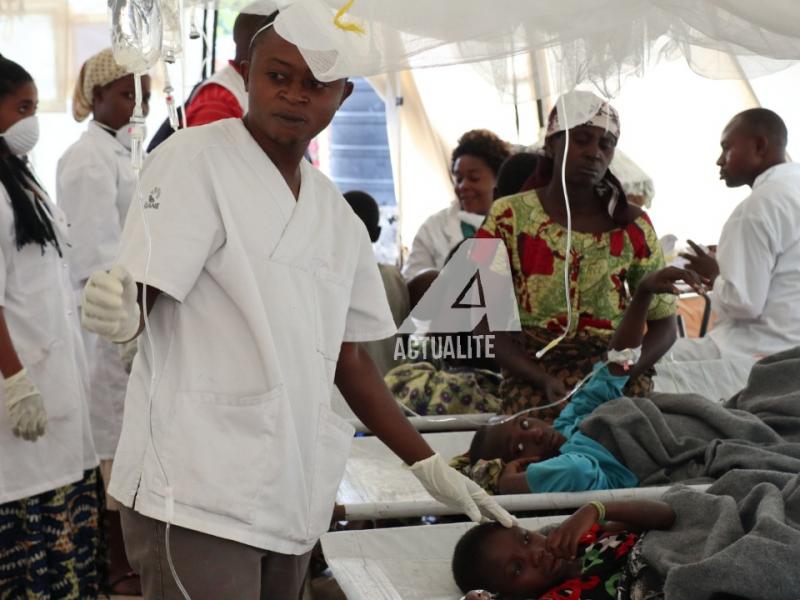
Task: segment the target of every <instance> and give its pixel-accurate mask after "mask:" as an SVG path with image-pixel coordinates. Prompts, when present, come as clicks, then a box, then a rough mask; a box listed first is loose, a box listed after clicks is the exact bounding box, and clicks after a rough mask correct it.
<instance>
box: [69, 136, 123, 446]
mask: <svg viewBox="0 0 800 600" xmlns="http://www.w3.org/2000/svg"><path fill="white" fill-rule="evenodd" d="M56 189H57V194H58V195H57V199H58V205H59V207H60V208H61V209H62V210H63V211H64V213H65V214H66V216H67V220H68V221H69V225H70V230H69V231H70V238H71V240H72V245H71V247H70V248H68V249H65V252H66V256H67V258H68V261H69V264H70V268H71V271H72V275H73V285H74V287H75V292H76V296H77V297H80V294H81V292H82V291H83V286H84V284H85V282H86V279H88V277H89V276H90V275H91V274H92V273H94V272H95V271H97V270H99V269H109V268H111V266H112V265H113V264H114V260H115V258H116V257H117V254H118V253H119V238H120V234H121V233H122V226H123V224H124V222H125V216H126V215H127V214H128V207H129V206H130V203H131V200H132V199H133V195H134V193H135V191H136V174H135V173H134V172H133V168H132V167H131V155H130V151H129V150H127V149H126V148H125V147H124V146H123V145H122V144H120V143H119V141H117V139H116V138H115V137H114V136H112V135H111V134H109V133H108V132H107V131H105V130H104V129H103V128H102V127H100V126H99V125H98V124H97V123H95V122H90V123H89V126H88V128H87V130H86V131H85V132H84V133H83V135H81V137H80V139H78V141H77V142H75V143H74V144H72V146H70V147H69V148H68V149H67V151H66V152H65V153H64V155H63V156H62V157H61V160H59V161H58V168H57V171H56ZM83 339H84V345H85V347H86V354H87V358H88V361H89V378H90V381H91V390H92V394H91V400H90V403H89V408H90V416H91V423H92V433H93V435H94V443H95V447H96V449H97V453H98V455H99V456H100V458H101V459H110V458H113V456H114V451H115V450H116V448H117V443H118V442H119V434H120V431H121V430H122V408H123V404H124V402H125V389H126V388H127V385H128V374H127V373H126V372H125V366H124V364H123V361H122V359H121V358H120V353H119V349H118V348H117V345H116V344H113V343H111V342H109V341H106V340H104V339H102V338H101V337H100V336H98V335H96V334H94V333H90V332H88V331H85V330H84V331H83Z"/></svg>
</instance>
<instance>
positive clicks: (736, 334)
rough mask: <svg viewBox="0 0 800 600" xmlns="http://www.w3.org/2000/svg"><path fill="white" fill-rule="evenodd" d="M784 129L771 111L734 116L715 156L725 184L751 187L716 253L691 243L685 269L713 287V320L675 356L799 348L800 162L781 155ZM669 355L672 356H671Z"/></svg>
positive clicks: (701, 356)
mask: <svg viewBox="0 0 800 600" xmlns="http://www.w3.org/2000/svg"><path fill="white" fill-rule="evenodd" d="M786 142H787V131H786V125H785V124H784V123H783V120H782V119H781V118H780V117H779V116H778V115H777V114H775V113H774V112H772V111H771V110H767V109H764V108H755V109H751V110H746V111H744V112H742V113H739V114H738V115H736V116H735V117H734V118H733V119H732V120H731V121H730V123H728V125H727V126H726V127H725V130H724V131H723V133H722V140H721V145H722V154H721V155H720V157H719V160H718V161H717V164H718V165H719V167H720V178H721V179H724V180H725V183H726V184H727V186H728V187H738V186H741V185H749V186H750V187H751V188H752V192H751V193H750V195H749V196H748V197H747V198H746V199H745V200H743V201H742V203H741V204H739V205H738V206H737V207H736V208H735V209H734V211H733V213H732V214H731V216H730V218H729V219H728V221H727V222H726V223H725V226H724V227H723V229H722V234H721V236H720V239H719V246H718V248H717V251H716V256H714V254H713V253H707V252H704V251H703V249H702V248H700V247H699V246H698V245H697V244H695V243H694V242H691V241H690V242H689V243H690V244H691V245H692V248H693V249H694V254H691V255H690V254H684V255H682V256H684V257H685V258H687V259H688V261H689V268H691V269H693V270H694V271H696V272H697V273H699V274H700V275H702V276H704V277H706V278H708V280H709V283H710V284H713V288H712V292H711V298H712V306H713V308H714V311H715V312H716V314H717V322H716V324H715V325H714V327H713V329H712V330H711V331H710V332H709V333H708V335H706V337H704V338H700V339H688V338H687V339H681V340H678V342H677V343H676V344H675V345H674V346H673V348H672V350H671V351H670V355H671V356H672V358H673V359H674V360H679V361H683V360H702V359H714V358H720V357H723V358H727V357H734V356H763V355H768V354H774V353H776V352H780V351H782V350H787V349H789V348H793V347H795V346H798V345H800V165H799V164H796V163H791V162H787V160H786ZM668 356H669V355H668Z"/></svg>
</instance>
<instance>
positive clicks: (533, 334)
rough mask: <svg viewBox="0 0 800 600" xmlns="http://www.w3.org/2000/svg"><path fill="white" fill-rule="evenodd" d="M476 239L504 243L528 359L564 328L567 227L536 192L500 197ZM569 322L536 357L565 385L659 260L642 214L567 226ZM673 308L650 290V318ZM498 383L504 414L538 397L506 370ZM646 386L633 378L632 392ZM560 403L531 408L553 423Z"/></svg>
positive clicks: (596, 351)
mask: <svg viewBox="0 0 800 600" xmlns="http://www.w3.org/2000/svg"><path fill="white" fill-rule="evenodd" d="M476 237H478V238H481V237H482V238H498V239H501V240H502V241H503V242H504V243H505V245H506V248H507V249H508V254H509V260H510V263H511V271H512V274H513V277H514V290H515V293H516V297H517V304H518V307H519V316H520V323H521V325H522V329H523V332H522V333H521V334H520V335H519V336H518V342H519V343H520V344H521V345H522V346H523V347H524V349H525V351H526V353H528V355H529V356H531V357H533V355H534V354H535V352H537V351H538V350H540V349H541V348H543V347H544V346H545V345H546V344H547V343H549V342H550V341H551V340H553V339H555V338H556V337H558V336H559V335H560V334H561V332H562V331H563V329H564V328H565V327H566V326H567V309H566V305H565V293H564V263H565V258H566V257H565V251H566V237H567V230H566V228H565V227H564V226H562V225H560V224H559V223H556V222H555V221H553V219H552V218H551V217H550V216H549V215H548V214H547V213H546V212H545V210H544V208H543V207H542V204H541V202H540V201H539V197H538V195H537V194H536V192H535V191H529V192H524V193H522V194H517V195H515V196H509V197H507V198H501V199H500V200H498V201H496V202H495V203H494V205H493V206H492V209H491V212H490V213H489V215H488V216H487V218H486V220H485V221H484V223H483V226H482V227H481V228H480V230H478V233H477V235H476ZM570 266H571V268H570V276H569V281H570V289H569V296H570V301H571V306H572V320H571V322H570V328H569V332H568V336H567V338H566V339H565V340H564V341H562V342H561V343H560V344H559V345H558V346H556V347H555V348H554V349H553V350H551V351H550V352H549V353H548V354H547V355H545V357H544V358H543V359H541V360H540V361H538V363H539V364H540V366H541V367H542V368H543V369H544V370H545V371H546V372H547V373H548V374H549V375H552V376H554V377H557V378H559V379H561V380H562V381H563V382H564V384H565V385H566V387H567V388H570V387H572V386H574V385H575V383H577V382H578V381H579V380H580V379H581V378H583V377H584V376H585V375H586V374H587V373H589V372H590V371H591V369H592V366H593V365H594V363H596V362H598V361H599V360H600V359H601V357H602V356H603V353H604V352H605V351H606V349H607V345H608V340H609V339H610V337H611V334H612V333H613V331H614V329H616V327H617V326H618V325H619V323H620V321H621V320H622V316H623V314H624V312H625V309H626V307H627V306H628V302H629V300H630V294H631V293H632V292H633V291H634V290H635V289H636V286H637V285H638V284H639V282H640V281H641V280H642V278H643V277H644V276H645V275H647V274H648V273H650V272H651V271H657V270H659V269H661V268H663V267H664V266H665V264H664V257H663V255H662V253H661V246H660V245H659V243H658V237H657V236H656V233H655V230H654V229H653V226H652V223H651V222H650V219H649V218H648V217H647V215H646V214H642V215H641V216H640V217H639V218H637V219H636V220H635V221H633V222H632V223H630V224H628V225H626V226H624V227H620V228H617V229H614V230H612V231H607V232H603V233H581V232H576V231H573V232H572V250H571V252H570ZM675 312H676V300H675V298H674V297H673V296H670V295H659V296H656V297H655V298H654V299H653V301H652V303H651V305H650V309H649V311H648V314H647V319H648V320H649V321H653V320H658V319H663V318H666V317H669V316H671V315H673V314H675ZM504 375H505V378H504V381H503V384H502V386H501V387H500V392H499V393H500V397H501V398H502V399H503V412H505V413H506V414H513V413H515V412H518V411H519V410H522V409H524V408H529V407H532V406H538V405H540V404H542V403H543V401H542V395H541V392H540V390H539V389H538V388H535V387H533V386H532V385H531V384H530V383H529V382H527V381H523V380H520V379H518V378H516V377H513V376H511V375H510V374H508V373H504ZM649 390H650V381H649V378H646V377H644V378H643V377H640V378H637V379H636V380H632V381H630V382H629V383H628V386H627V387H626V392H627V393H629V394H631V395H641V394H643V393H646V392H648V391H649ZM557 414H558V409H553V410H551V411H549V412H547V411H544V412H543V413H540V414H537V415H536V416H537V417H539V418H543V419H547V420H550V421H552V420H553V419H554V418H555V417H556V416H557Z"/></svg>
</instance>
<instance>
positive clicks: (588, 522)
mask: <svg viewBox="0 0 800 600" xmlns="http://www.w3.org/2000/svg"><path fill="white" fill-rule="evenodd" d="M599 517H600V515H599V513H598V512H597V509H596V508H595V507H594V506H592V505H591V504H586V505H585V506H582V507H581V508H579V509H578V510H577V511H575V512H574V513H573V514H572V516H571V517H570V518H569V519H567V520H566V521H564V522H563V523H562V524H561V525H559V526H558V527H556V528H555V529H554V530H553V531H551V532H550V533H549V534H548V536H547V541H546V542H545V544H546V546H547V549H548V550H549V551H550V552H551V553H552V554H553V556H555V557H556V558H563V559H565V560H572V559H574V558H575V557H576V556H577V554H578V541H579V540H580V539H581V536H583V534H585V533H586V532H587V531H589V530H590V529H591V528H592V525H594V524H595V523H597V519H598V518H599Z"/></svg>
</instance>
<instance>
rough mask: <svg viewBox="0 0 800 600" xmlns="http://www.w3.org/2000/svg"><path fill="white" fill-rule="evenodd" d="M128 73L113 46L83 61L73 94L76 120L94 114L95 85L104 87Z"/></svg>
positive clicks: (73, 111) (73, 110)
mask: <svg viewBox="0 0 800 600" xmlns="http://www.w3.org/2000/svg"><path fill="white" fill-rule="evenodd" d="M126 75H130V71H128V70H126V69H124V68H123V67H120V66H119V65H118V64H117V61H115V60H114V54H113V53H112V51H111V48H106V49H105V50H102V51H100V52H98V53H97V54H95V55H94V56H92V57H91V58H89V59H88V60H87V61H86V62H85V63H83V66H82V67H81V72H80V75H79V76H78V81H77V82H76V83H75V92H74V93H73V95H72V116H73V117H75V120H76V121H78V122H79V123H80V122H81V121H83V120H84V119H85V118H86V117H88V116H89V115H90V114H92V95H93V94H92V92H93V90H94V88H95V86H100V87H103V86H104V85H108V84H109V83H111V82H112V81H116V80H117V79H122V78H123V77H125V76H126Z"/></svg>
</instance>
